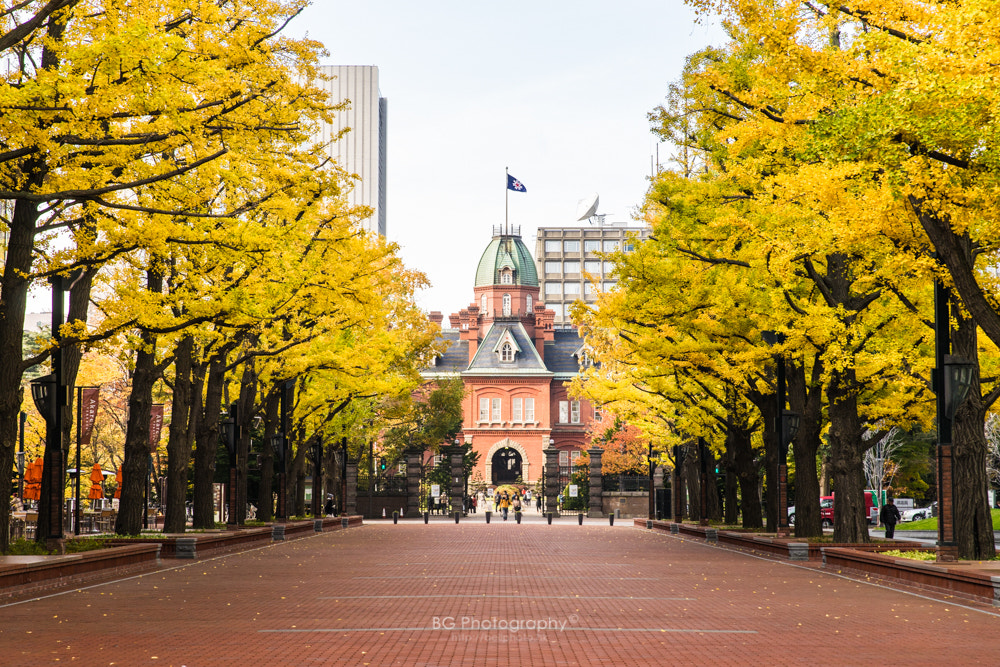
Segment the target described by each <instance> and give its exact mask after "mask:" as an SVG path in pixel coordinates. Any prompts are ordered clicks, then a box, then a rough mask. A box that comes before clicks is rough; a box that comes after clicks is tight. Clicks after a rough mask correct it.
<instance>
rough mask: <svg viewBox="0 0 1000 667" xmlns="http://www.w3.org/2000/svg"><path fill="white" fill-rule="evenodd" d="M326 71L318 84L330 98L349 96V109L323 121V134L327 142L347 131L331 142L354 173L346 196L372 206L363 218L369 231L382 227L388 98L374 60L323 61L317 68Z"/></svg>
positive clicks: (332, 153) (381, 231)
mask: <svg viewBox="0 0 1000 667" xmlns="http://www.w3.org/2000/svg"><path fill="white" fill-rule="evenodd" d="M320 69H321V70H322V71H323V73H324V74H325V75H327V76H329V77H330V80H329V81H323V82H321V85H322V86H323V87H324V88H325V89H326V90H327V91H328V92H329V93H330V98H331V99H332V100H333V101H334V102H341V101H343V100H345V99H346V100H350V102H351V105H350V109H348V110H347V111H342V112H339V113H337V114H336V116H335V118H334V122H333V123H332V124H324V126H323V127H322V129H321V133H322V134H321V137H320V138H321V140H322V141H323V142H324V143H329V142H331V140H332V139H333V137H336V136H337V134H338V133H339V132H341V131H343V130H344V129H345V128H350V132H348V133H347V134H346V135H344V136H343V137H342V138H341V139H340V140H339V141H336V142H333V143H329V146H330V156H331V157H332V158H334V159H336V160H337V161H338V162H339V163H340V165H341V166H342V167H343V168H344V169H346V170H347V171H348V172H351V173H354V174H357V175H358V176H360V177H361V181H360V182H357V183H355V185H354V190H353V191H352V192H351V194H350V196H349V197H348V202H349V203H350V204H351V205H353V206H357V205H363V206H370V207H371V208H372V209H374V212H375V213H374V215H373V216H372V217H371V218H368V219H367V220H365V223H364V226H365V228H366V229H368V230H369V231H374V232H378V233H379V234H381V235H382V236H385V233H386V208H385V201H386V162H387V136H388V100H386V98H384V97H382V96H381V93H380V92H379V86H378V67H377V66H375V65H326V66H323V67H321V68H320Z"/></svg>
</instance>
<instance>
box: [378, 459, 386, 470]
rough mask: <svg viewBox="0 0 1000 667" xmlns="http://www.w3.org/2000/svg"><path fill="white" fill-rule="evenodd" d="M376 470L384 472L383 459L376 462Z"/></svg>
mask: <svg viewBox="0 0 1000 667" xmlns="http://www.w3.org/2000/svg"><path fill="white" fill-rule="evenodd" d="M378 469H379V470H381V471H383V472H384V471H385V459H381V460H380V461H379V462H378Z"/></svg>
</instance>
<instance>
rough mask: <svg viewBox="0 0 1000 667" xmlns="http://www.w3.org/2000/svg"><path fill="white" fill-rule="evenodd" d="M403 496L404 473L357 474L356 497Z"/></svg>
mask: <svg viewBox="0 0 1000 667" xmlns="http://www.w3.org/2000/svg"><path fill="white" fill-rule="evenodd" d="M369 495H371V496H405V495H406V476H405V475H375V476H374V477H369V476H368V475H358V497H359V498H360V497H362V496H369Z"/></svg>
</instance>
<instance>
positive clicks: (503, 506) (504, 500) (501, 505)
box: [497, 491, 510, 521]
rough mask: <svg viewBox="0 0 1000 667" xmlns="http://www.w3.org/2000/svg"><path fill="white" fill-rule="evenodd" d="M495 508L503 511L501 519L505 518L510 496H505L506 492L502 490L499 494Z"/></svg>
mask: <svg viewBox="0 0 1000 667" xmlns="http://www.w3.org/2000/svg"><path fill="white" fill-rule="evenodd" d="M497 509H499V510H500V511H501V512H502V513H503V520H504V521H506V520H507V511H508V510H509V509H510V498H508V497H507V492H506V491H504V492H503V493H501V494H500V500H499V502H498V503H497Z"/></svg>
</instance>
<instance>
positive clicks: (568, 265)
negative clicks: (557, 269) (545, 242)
mask: <svg viewBox="0 0 1000 667" xmlns="http://www.w3.org/2000/svg"><path fill="white" fill-rule="evenodd" d="M563 273H580V260H578V259H570V260H566V261H565V262H563Z"/></svg>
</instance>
